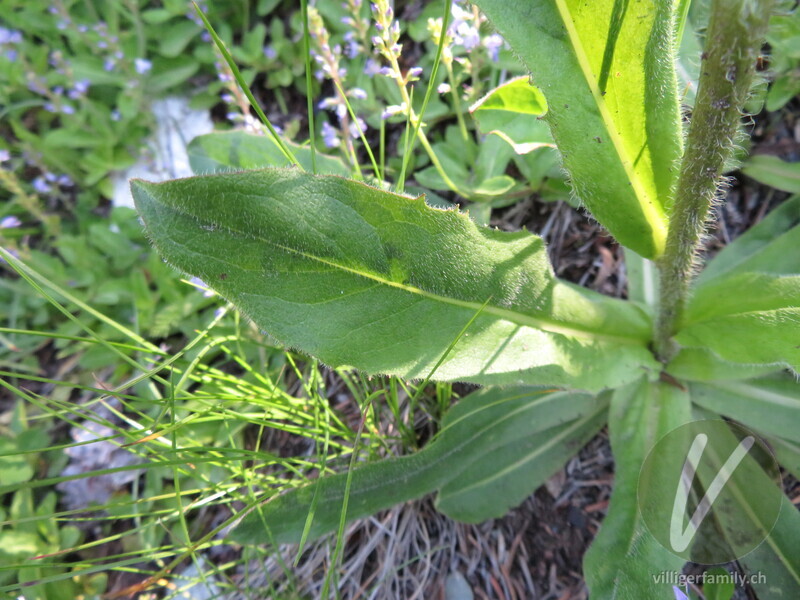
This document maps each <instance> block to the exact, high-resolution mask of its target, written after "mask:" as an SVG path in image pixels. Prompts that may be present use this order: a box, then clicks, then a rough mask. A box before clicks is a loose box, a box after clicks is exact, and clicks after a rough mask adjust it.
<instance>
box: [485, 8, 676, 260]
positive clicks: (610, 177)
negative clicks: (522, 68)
mask: <svg viewBox="0 0 800 600" xmlns="http://www.w3.org/2000/svg"><path fill="white" fill-rule="evenodd" d="M476 4H477V5H478V6H479V7H480V8H481V9H482V10H483V11H484V12H485V13H486V15H487V16H488V17H489V20H490V21H492V23H493V24H494V25H495V26H496V27H497V29H498V30H499V31H500V33H501V34H503V37H504V38H505V39H506V40H507V41H508V43H509V44H511V47H512V48H513V49H514V51H515V52H516V53H517V55H518V56H520V58H521V59H522V61H523V62H524V63H525V65H526V66H527V68H528V69H529V70H530V72H531V74H532V83H533V84H534V85H536V86H537V87H538V88H539V89H540V90H541V91H542V92H543V93H544V96H545V98H546V99H547V104H548V107H549V110H548V112H547V114H546V115H545V117H544V118H545V120H546V121H547V122H548V123H549V124H550V127H551V130H552V134H553V138H554V139H555V141H556V144H557V146H558V148H559V150H560V151H561V153H562V155H563V157H564V166H565V167H566V169H567V171H568V172H569V174H570V176H571V181H572V184H573V186H574V188H575V192H576V194H577V196H578V197H579V198H580V199H581V200H582V201H583V202H584V203H585V204H586V205H587V206H588V207H589V209H590V210H591V211H592V214H593V215H594V216H595V217H596V218H597V220H598V221H600V223H602V224H603V225H604V226H605V227H606V228H608V230H609V231H610V232H611V233H612V234H613V235H614V236H615V237H616V238H617V239H618V240H619V241H620V242H621V243H622V244H624V245H625V246H627V247H629V248H631V249H633V250H634V251H636V252H637V253H639V254H641V255H642V256H644V257H646V258H651V259H652V258H657V257H658V256H660V255H661V254H662V252H663V250H664V243H665V240H666V231H667V214H668V212H669V210H670V204H671V195H672V190H673V187H674V184H675V181H676V175H677V168H675V166H674V165H676V164H677V161H678V159H679V158H680V156H681V154H682V132H681V125H680V113H679V102H678V93H677V78H676V75H675V70H674V60H673V59H672V57H673V54H674V48H673V46H674V40H673V31H672V24H673V4H674V3H672V2H630V1H629V0H595V1H593V2H585V1H583V0H541V1H538V2H530V1H528V0H477V2H476Z"/></svg>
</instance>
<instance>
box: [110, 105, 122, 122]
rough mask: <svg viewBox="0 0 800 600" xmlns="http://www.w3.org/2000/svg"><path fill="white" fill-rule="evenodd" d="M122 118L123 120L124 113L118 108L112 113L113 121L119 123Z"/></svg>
mask: <svg viewBox="0 0 800 600" xmlns="http://www.w3.org/2000/svg"><path fill="white" fill-rule="evenodd" d="M121 118H122V113H120V112H119V111H118V110H117V109H116V108H115V109H114V110H112V111H111V120H112V121H119V120H120V119H121Z"/></svg>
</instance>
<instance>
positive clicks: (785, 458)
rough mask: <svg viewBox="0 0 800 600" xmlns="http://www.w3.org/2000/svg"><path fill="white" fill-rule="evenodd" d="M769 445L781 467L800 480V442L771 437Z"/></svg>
mask: <svg viewBox="0 0 800 600" xmlns="http://www.w3.org/2000/svg"><path fill="white" fill-rule="evenodd" d="M769 443H770V446H772V451H773V452H774V453H775V458H777V459H778V462H779V463H780V464H781V466H782V467H783V468H784V469H786V470H787V471H789V473H791V474H792V475H794V476H795V477H796V478H798V479H800V442H790V441H789V440H784V439H782V438H777V437H771V438H769Z"/></svg>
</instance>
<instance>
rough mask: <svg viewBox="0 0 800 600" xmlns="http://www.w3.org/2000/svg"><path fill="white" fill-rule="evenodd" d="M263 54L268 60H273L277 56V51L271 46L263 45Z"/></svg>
mask: <svg viewBox="0 0 800 600" xmlns="http://www.w3.org/2000/svg"><path fill="white" fill-rule="evenodd" d="M264 56H266V57H267V58H268V59H269V60H275V59H276V58H277V57H278V53H277V52H276V51H275V48H273V47H272V46H264Z"/></svg>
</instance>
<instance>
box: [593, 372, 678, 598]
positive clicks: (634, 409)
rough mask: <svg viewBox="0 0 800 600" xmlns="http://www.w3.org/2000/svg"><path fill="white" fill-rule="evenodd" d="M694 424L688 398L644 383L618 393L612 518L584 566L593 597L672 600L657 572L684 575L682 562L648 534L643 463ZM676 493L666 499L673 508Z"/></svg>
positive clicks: (612, 429)
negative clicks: (640, 493)
mask: <svg viewBox="0 0 800 600" xmlns="http://www.w3.org/2000/svg"><path fill="white" fill-rule="evenodd" d="M689 420H690V405H689V397H688V394H686V393H685V392H682V391H681V390H679V389H678V388H676V387H673V386H671V385H668V384H664V383H649V382H647V381H641V382H636V383H632V384H629V385H628V386H625V387H623V388H620V389H618V390H615V391H614V392H613V396H612V399H611V409H610V411H609V434H610V437H611V449H612V450H613V452H614V464H615V467H614V490H613V492H612V494H611V503H610V505H609V507H608V514H607V515H606V518H605V519H604V520H603V525H602V527H601V528H600V531H599V533H598V534H597V537H596V538H595V540H594V542H593V543H592V545H591V547H590V548H589V551H588V552H587V553H586V555H585V557H584V561H583V565H584V574H585V576H586V583H587V584H588V586H589V591H590V595H591V597H592V598H602V599H603V600H614V599H619V600H628V599H629V598H648V599H650V598H652V599H663V600H674V595H673V593H672V588H671V587H670V586H669V585H668V584H666V583H659V582H657V581H656V576H657V575H658V574H659V573H663V572H669V571H676V572H680V570H681V567H682V566H683V564H684V560H683V559H681V558H679V557H677V556H676V555H674V554H673V553H672V552H670V551H669V550H667V549H666V548H664V547H663V546H662V545H661V544H660V543H659V542H658V541H656V539H655V538H654V537H653V535H652V534H651V533H650V532H649V531H648V530H647V528H646V526H645V524H644V522H643V520H642V516H641V513H640V511H639V505H638V500H637V488H638V484H639V474H640V470H641V468H642V464H643V463H644V461H645V458H647V455H648V453H649V452H650V450H651V448H652V447H653V445H654V444H655V443H656V442H657V441H658V440H659V439H660V438H661V437H662V436H663V435H665V434H667V433H668V432H670V431H671V430H673V429H674V428H676V427H678V426H680V425H682V424H684V423H686V422H688V421H689ZM673 498H674V494H673V495H672V496H670V495H669V494H663V501H664V503H665V504H666V503H671V502H672V500H673Z"/></svg>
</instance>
